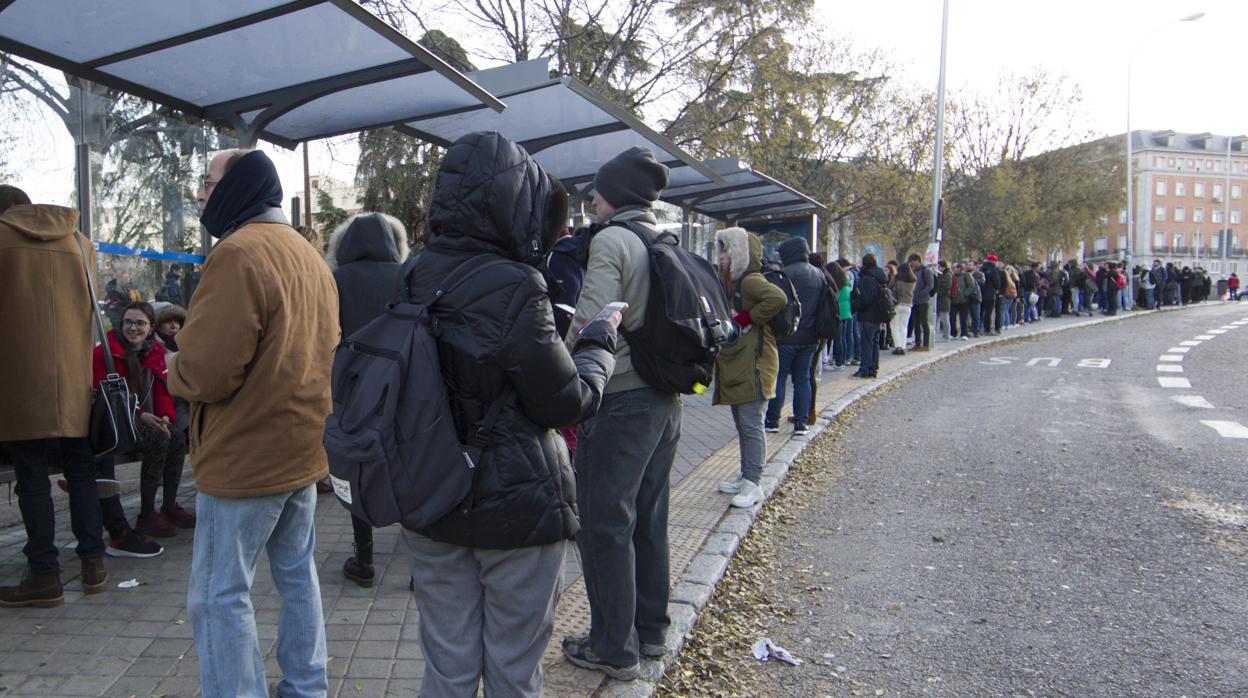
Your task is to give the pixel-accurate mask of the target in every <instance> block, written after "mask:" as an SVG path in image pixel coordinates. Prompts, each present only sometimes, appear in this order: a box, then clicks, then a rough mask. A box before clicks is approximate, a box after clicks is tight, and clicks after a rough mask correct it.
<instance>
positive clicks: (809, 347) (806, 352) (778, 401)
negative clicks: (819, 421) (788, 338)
mask: <svg viewBox="0 0 1248 698" xmlns="http://www.w3.org/2000/svg"><path fill="white" fill-rule="evenodd" d="M902 341H903V342H904V341H905V340H904V339H903V340H902ZM818 346H819V345H818V344H781V345H779V346H778V347H777V348H778V349H779V350H780V372H779V373H778V374H777V375H776V396H775V397H774V398H772V399H771V402H770V403H768V404H767V423H768V424H777V423H779V421H780V408H782V407H784V393H785V388H786V387H788V386H787V385H786V383H788V379H789V376H793V423H794V424H805V423H806V417H808V416H809V415H810V362H811V361H814V359H815V349H816V348H818Z"/></svg>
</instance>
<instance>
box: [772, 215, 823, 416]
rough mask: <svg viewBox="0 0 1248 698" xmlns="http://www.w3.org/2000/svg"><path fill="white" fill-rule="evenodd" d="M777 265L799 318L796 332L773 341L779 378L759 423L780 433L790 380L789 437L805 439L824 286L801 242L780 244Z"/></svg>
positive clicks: (800, 240)
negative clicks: (797, 305) (798, 306)
mask: <svg viewBox="0 0 1248 698" xmlns="http://www.w3.org/2000/svg"><path fill="white" fill-rule="evenodd" d="M779 251H780V261H782V262H784V269H783V270H782V271H783V272H784V275H785V276H787V277H789V280H790V281H792V282H793V290H794V291H796V292H797V300H798V302H799V303H801V304H802V317H801V319H800V320H799V321H798V323H797V331H796V332H794V333H793V334H791V335H789V336H788V337H782V338H780V339H777V340H776V345H777V348H778V349H779V351H780V374H779V376H777V377H776V396H775V397H774V398H772V399H771V402H770V403H768V405H767V415H766V416H765V417H764V419H763V423H764V425H765V427H766V429H767V431H769V432H776V431H779V430H780V410H781V409H782V408H783V407H784V393H785V387H786V383H787V382H788V379H789V377H790V376H792V377H793V433H794V434H796V435H798V436H805V435H806V434H807V433H809V428H808V427H807V424H806V421H807V419H808V418H809V416H810V408H811V403H812V397H813V396H812V393H811V379H810V367H811V365H812V364H813V362H814V360H815V352H816V350H817V349H818V348H819V337H818V336H816V335H815V322H816V320H817V319H818V315H819V313H818V312H817V308H818V305H819V296H820V294H822V293H823V289H824V287H825V286H827V285H828V282H827V279H826V278H825V277H824V275H823V272H822V271H821V270H820V269H819V268H817V267H815V266H814V265H812V264H811V263H810V261H809V257H810V247H808V246H807V244H806V240H805V239H804V238H789V239H788V240H785V241H784V242H782V243H780V248H779Z"/></svg>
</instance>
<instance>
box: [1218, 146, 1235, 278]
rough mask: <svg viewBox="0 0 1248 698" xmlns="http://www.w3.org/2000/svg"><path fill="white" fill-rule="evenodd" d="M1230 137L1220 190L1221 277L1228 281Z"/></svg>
mask: <svg viewBox="0 0 1248 698" xmlns="http://www.w3.org/2000/svg"><path fill="white" fill-rule="evenodd" d="M1232 140H1233V139H1232V137H1231V136H1227V137H1226V185H1225V186H1224V187H1223V189H1222V269H1221V270H1220V272H1221V274H1222V277H1223V278H1226V279H1229V278H1231V276H1230V274H1229V273H1228V272H1227V265H1228V264H1229V262H1228V261H1227V260H1228V256H1229V254H1230V253H1229V252H1227V248H1228V247H1230V245H1231V141H1232Z"/></svg>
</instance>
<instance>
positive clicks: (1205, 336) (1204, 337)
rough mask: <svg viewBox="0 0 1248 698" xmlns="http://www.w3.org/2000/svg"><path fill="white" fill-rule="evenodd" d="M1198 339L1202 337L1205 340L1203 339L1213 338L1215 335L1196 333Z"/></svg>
mask: <svg viewBox="0 0 1248 698" xmlns="http://www.w3.org/2000/svg"><path fill="white" fill-rule="evenodd" d="M1196 339H1202V340H1203V339H1213V335H1211V334H1198V335H1196Z"/></svg>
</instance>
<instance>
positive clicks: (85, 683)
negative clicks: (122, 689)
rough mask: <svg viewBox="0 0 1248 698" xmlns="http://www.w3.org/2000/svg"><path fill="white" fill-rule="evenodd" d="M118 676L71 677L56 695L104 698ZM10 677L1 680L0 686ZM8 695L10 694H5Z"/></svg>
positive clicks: (83, 674) (57, 690)
mask: <svg viewBox="0 0 1248 698" xmlns="http://www.w3.org/2000/svg"><path fill="white" fill-rule="evenodd" d="M118 676H120V674H117V675H110V676H98V675H97V676H91V675H87V674H86V673H85V672H84V673H80V674H77V675H76V676H71V677H69V679H68V680H66V681H65V683H63V684H61V685H60V686H58V687H57V689H56V694H57V695H60V696H102V695H106V692H107V691H108V688H109V686H112V685H113V683H114V682H115V681H116V680H117V677H118ZM7 678H8V677H7V676H6V677H4V678H0V684H3V682H4V680H5V679H7ZM5 695H8V694H5Z"/></svg>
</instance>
